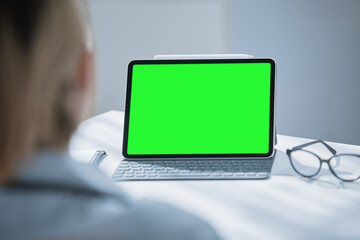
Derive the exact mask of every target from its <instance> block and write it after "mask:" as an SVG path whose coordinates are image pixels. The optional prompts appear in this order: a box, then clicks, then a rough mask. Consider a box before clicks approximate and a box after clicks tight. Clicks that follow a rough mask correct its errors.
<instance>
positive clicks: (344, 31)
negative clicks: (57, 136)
mask: <svg viewBox="0 0 360 240" xmlns="http://www.w3.org/2000/svg"><path fill="white" fill-rule="evenodd" d="M90 11H91V15H92V16H91V17H92V24H93V26H94V35H95V41H96V44H97V47H96V54H97V80H98V82H97V101H96V113H102V112H106V111H109V110H112V109H115V110H122V111H123V110H124V106H125V87H126V75H127V64H128V63H129V62H130V61H131V60H133V59H153V57H154V55H155V54H210V53H246V54H251V55H254V56H255V57H271V58H273V59H274V60H275V61H276V62H277V110H276V111H277V112H276V124H277V130H278V133H279V134H285V135H292V136H298V137H307V138H314V139H323V140H329V141H336V142H343V143H351V144H357V145H359V144H360V107H359V104H360V1H358V0H151V1H150V0H90Z"/></svg>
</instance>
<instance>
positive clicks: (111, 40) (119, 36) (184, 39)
mask: <svg viewBox="0 0 360 240" xmlns="http://www.w3.org/2000/svg"><path fill="white" fill-rule="evenodd" d="M225 10H226V3H225V1H222V0H181V1H176V0H151V1H150V0H121V1H120V0H119V1H115V0H113V1H111V0H91V1H90V11H91V15H92V16H91V17H92V22H93V26H94V31H95V40H96V44H97V49H96V53H97V66H98V68H97V80H98V82H97V101H96V112H97V113H100V112H105V111H108V110H111V109H117V110H124V106H125V103H124V96H125V86H126V75H127V64H128V63H129V62H130V61H131V60H133V59H153V57H154V55H155V54H186V53H224V52H228V51H229V50H228V47H229V39H228V35H229V34H228V33H227V31H228V29H227V28H226V27H224V26H227V25H228V24H227V23H226V22H225V21H226V20H228V17H227V15H225V13H227V12H225Z"/></svg>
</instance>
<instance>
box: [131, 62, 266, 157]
mask: <svg viewBox="0 0 360 240" xmlns="http://www.w3.org/2000/svg"><path fill="white" fill-rule="evenodd" d="M270 87H271V64H270V63H263V62H260V63H256V62H255V63H193V64H189V63H187V64H135V65H134V66H133V71H132V83H131V98H130V112H129V130H128V145H127V154H129V155H153V154H155V155H156V154H159V155H160V154H266V153H268V152H269V128H270Z"/></svg>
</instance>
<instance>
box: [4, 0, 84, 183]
mask: <svg viewBox="0 0 360 240" xmlns="http://www.w3.org/2000/svg"><path fill="white" fill-rule="evenodd" d="M5 2H6V3H2V5H4V6H1V7H0V8H1V9H2V10H0V114H1V116H0V185H4V184H7V183H10V182H12V181H13V180H14V179H15V176H16V172H17V171H18V169H19V168H20V167H21V166H22V165H23V164H24V161H25V159H26V156H27V155H29V154H31V153H32V152H34V151H36V150H38V149H41V148H54V149H58V148H66V147H67V144H68V141H69V138H70V136H71V134H72V132H73V131H74V129H75V127H76V125H77V124H78V123H77V122H76V119H75V117H74V116H71V114H70V113H69V106H68V105H69V102H68V101H69V100H68V99H69V93H70V91H71V88H72V84H74V81H73V79H72V78H73V77H74V72H75V67H76V64H77V62H78V59H79V56H80V54H81V51H82V50H83V48H84V47H85V43H86V26H85V21H84V16H83V12H82V10H81V5H82V4H81V3H80V2H79V1H74V0H62V1H58V0H36V1H17V0H15V1H5Z"/></svg>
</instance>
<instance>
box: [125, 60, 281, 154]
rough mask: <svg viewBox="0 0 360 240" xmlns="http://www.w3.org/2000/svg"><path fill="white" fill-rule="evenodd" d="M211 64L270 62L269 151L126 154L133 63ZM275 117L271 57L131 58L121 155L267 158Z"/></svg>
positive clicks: (273, 76)
mask: <svg viewBox="0 0 360 240" xmlns="http://www.w3.org/2000/svg"><path fill="white" fill-rule="evenodd" d="M207 63H209V64H213V63H270V65H271V76H270V81H271V83H270V116H269V117H270V121H269V125H270V126H269V151H268V152H267V153H260V154H259V153H254V154H248V153H246V154H128V153H127V146H128V135H129V117H130V98H131V84H132V70H133V66H134V65H143V64H207ZM274 117H275V61H274V60H273V59H271V58H247V59H189V60H133V61H131V62H130V63H129V65H128V75H127V86H126V100H125V119H124V133H123V149H122V150H123V151H122V152H123V156H124V157H125V158H194V159H198V158H224V157H225V158H267V157H271V156H272V155H273V154H274V132H275V131H274V121H275V119H274Z"/></svg>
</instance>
